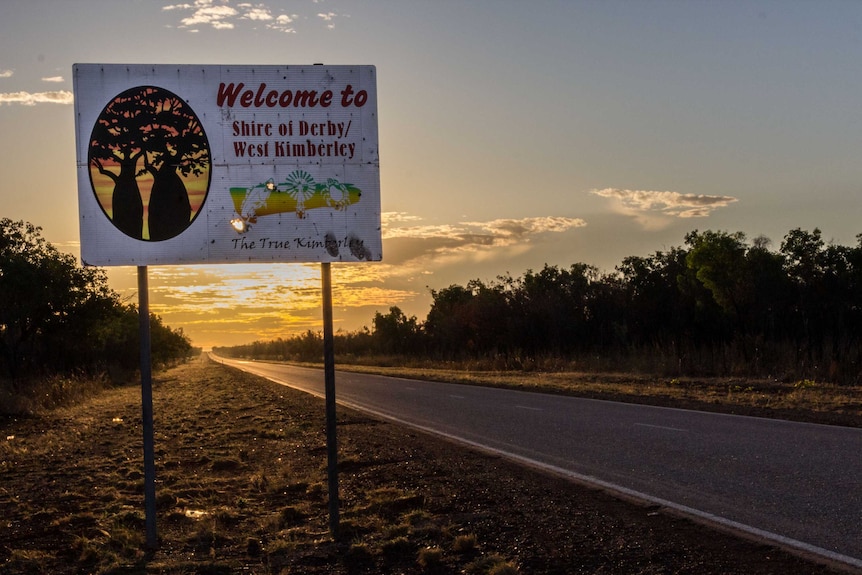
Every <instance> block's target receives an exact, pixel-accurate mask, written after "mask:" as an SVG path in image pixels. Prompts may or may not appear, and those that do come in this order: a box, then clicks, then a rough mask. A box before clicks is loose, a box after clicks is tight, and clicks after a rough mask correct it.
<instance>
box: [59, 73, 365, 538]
mask: <svg viewBox="0 0 862 575" xmlns="http://www.w3.org/2000/svg"><path fill="white" fill-rule="evenodd" d="M73 80H74V93H75V135H76V146H77V173H78V210H79V224H80V229H81V259H82V260H83V261H84V263H85V264H88V265H105V266H137V267H138V289H139V297H140V310H139V313H140V314H141V317H140V319H141V325H140V332H141V390H142V401H143V412H144V459H145V461H144V466H145V482H146V485H145V499H146V512H147V545H148V546H149V547H155V546H156V531H155V487H154V484H155V479H154V478H155V469H154V467H155V466H154V462H153V455H152V454H153V430H152V422H153V417H152V415H153V414H152V375H151V368H150V337H149V301H148V293H147V290H148V287H147V266H149V265H186V264H199V263H207V264H221V263H273V262H288V263H310V262H320V263H321V265H322V276H323V284H324V289H323V299H324V302H323V313H324V332H325V334H328V335H325V338H324V339H325V343H324V348H325V349H324V353H325V356H326V362H325V364H326V367H325V377H326V390H327V393H326V410H327V444H328V465H327V466H328V470H329V486H330V515H331V521H330V526H331V528H332V531H333V534H335V533H336V531H337V526H338V480H337V460H336V454H337V448H336V443H335V441H336V434H335V368H334V360H333V350H332V293H331V279H330V263H331V262H345V263H349V262H372V261H380V260H381V259H382V235H381V217H380V159H379V153H378V137H377V72H376V69H375V67H374V66H324V65H313V66H228V65H201V66H193V65H163V64H159V65H152V64H76V65H75V66H74V70H73Z"/></svg>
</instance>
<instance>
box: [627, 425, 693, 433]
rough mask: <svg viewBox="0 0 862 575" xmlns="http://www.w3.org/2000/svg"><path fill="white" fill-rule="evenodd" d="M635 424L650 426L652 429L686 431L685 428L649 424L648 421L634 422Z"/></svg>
mask: <svg viewBox="0 0 862 575" xmlns="http://www.w3.org/2000/svg"><path fill="white" fill-rule="evenodd" d="M635 425H637V426H640V427H652V428H653V429H665V430H667V431H682V432H687V431H688V430H687V429H680V428H678V427H667V426H664V425H651V424H649V423H635Z"/></svg>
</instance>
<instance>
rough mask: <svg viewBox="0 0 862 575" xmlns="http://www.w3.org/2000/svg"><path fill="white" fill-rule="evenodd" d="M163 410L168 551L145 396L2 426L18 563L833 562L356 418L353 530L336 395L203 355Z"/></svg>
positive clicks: (588, 567) (296, 568) (172, 378)
mask: <svg viewBox="0 0 862 575" xmlns="http://www.w3.org/2000/svg"><path fill="white" fill-rule="evenodd" d="M455 375H458V376H459V377H467V376H470V377H472V375H470V374H466V375H465V374H455ZM536 375H538V376H542V377H546V378H547V380H548V381H555V380H556V378H561V379H560V380H559V382H558V383H557V385H563V386H568V385H570V383H567V382H566V377H565V375H564V374H547V375H544V374H536ZM486 376H487V377H491V378H492V379H495V380H500V379H503V378H501V377H498V376H495V375H493V374H483V377H486ZM511 385H534V383H529V382H527V381H526V380H524V381H518V380H512V382H511ZM669 385H671V387H679V385H678V384H670V383H669ZM799 387H800V388H799V389H797V390H796V391H797V392H798V393H800V394H809V393H810V392H811V391H812V390H814V391H816V389H817V387H816V386H814V387H812V386H799ZM734 393H736V392H734ZM725 395H726V394H725ZM154 402H155V405H154V413H155V432H156V437H155V440H156V478H157V510H158V520H157V526H158V532H159V547H158V550H157V551H155V552H149V551H147V550H146V549H145V546H144V531H145V529H144V527H145V517H144V513H143V511H142V509H143V473H142V469H143V463H142V456H141V416H140V412H141V407H140V392H139V391H138V390H137V389H136V388H134V387H125V388H112V389H110V388H109V389H107V390H105V391H103V392H102V393H101V394H99V395H97V396H96V397H94V398H91V399H89V400H87V401H83V402H81V403H79V404H77V405H74V406H70V407H65V408H60V409H55V410H53V411H51V412H45V413H42V414H41V415H36V416H27V417H15V418H8V417H7V418H0V428H2V429H0V518H2V519H0V521H2V523H0V526H2V529H0V533H2V537H0V572H2V573H3V574H4V575H6V574H9V575H23V574H31V573H50V574H59V575H65V574H73V573H74V574H77V573H88V574H90V573H92V574H104V575H109V574H110V575H114V574H115V575H120V574H123V575H137V574H154V573H158V574H165V575H181V574H209V575H214V574H222V573H224V574H229V573H230V574H233V573H255V574H258V575H268V574H273V575H288V574H294V573H303V574H308V575H317V574H347V575H350V574H379V573H405V574H424V573H441V574H443V573H445V574H449V573H452V574H454V573H475V574H481V575H484V574H496V575H511V574H514V573H520V572H523V573H532V574H536V575H548V574H552V573H569V572H578V573H632V574H639V573H643V574H646V573H660V572H662V573H699V574H701V575H718V574H719V573H720V574H722V575H726V574H742V573H745V574H747V575H764V574H777V573H801V572H804V573H809V574H812V575H825V574H827V573H833V572H832V571H830V570H829V569H828V568H826V567H823V566H821V565H816V564H812V563H809V562H806V561H804V560H802V559H799V558H797V557H794V556H790V555H788V554H786V553H783V552H781V551H779V550H776V549H773V548H770V547H767V546H764V545H761V544H755V543H751V542H748V541H743V540H740V539H736V538H734V537H732V536H730V535H728V534H722V533H716V532H713V531H711V530H709V529H707V528H706V527H704V526H702V525H697V524H694V523H692V522H688V521H685V520H682V519H680V518H679V517H674V516H670V515H664V514H663V513H660V512H657V511H656V510H655V509H653V508H644V507H641V506H638V505H633V504H631V503H626V502H622V501H619V500H617V499H614V498H613V497H610V496H608V495H606V494H603V493H600V492H597V491H595V490H591V489H587V488H584V487H580V486H577V485H574V484H572V483H569V482H567V481H565V480H563V479H561V478H557V477H552V476H547V475H544V474H542V473H540V472H538V471H535V470H530V469H526V468H523V467H520V466H518V465H515V464H514V463H510V462H507V461H505V460H501V459H500V458H497V457H492V456H489V455H483V454H480V453H476V452H472V451H469V450H466V449H462V448H459V447H456V446H454V445H452V444H451V443H448V442H446V441H444V440H442V439H439V438H434V437H428V436H424V435H421V434H418V433H416V432H413V431H410V430H405V429H404V428H399V427H397V426H393V425H390V424H386V423H383V422H380V421H376V420H373V419H371V418H369V417H366V416H363V415H361V414H357V413H355V412H351V411H349V410H343V409H341V410H339V414H338V418H339V421H338V424H339V425H338V428H339V432H338V433H339V473H340V490H341V522H340V528H339V533H338V536H337V537H334V536H333V534H331V533H330V531H329V528H328V521H329V517H328V498H327V489H326V446H325V433H324V428H325V425H324V409H323V406H322V401H321V400H319V399H317V398H314V397H312V396H310V395H306V394H303V393H300V392H297V391H295V390H291V389H287V388H284V387H281V386H278V385H276V384H274V383H272V382H269V381H266V380H263V379H260V378H256V377H254V376H251V375H248V374H244V373H241V372H238V371H236V370H232V369H229V368H225V367H223V366H219V365H216V364H212V363H209V362H208V361H207V360H206V359H205V358H202V359H201V360H199V361H195V362H192V363H189V364H187V365H183V366H179V367H175V368H173V369H171V370H169V371H166V372H162V373H161V374H160V375H159V376H158V377H157V378H156V386H155V390H154Z"/></svg>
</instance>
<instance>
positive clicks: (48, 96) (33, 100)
mask: <svg viewBox="0 0 862 575" xmlns="http://www.w3.org/2000/svg"><path fill="white" fill-rule="evenodd" d="M72 102H73V98H72V92H68V91H66V90H57V91H54V92H35V93H33V92H0V106H2V105H3V104H21V105H22V106H35V105H36V104H71V103H72Z"/></svg>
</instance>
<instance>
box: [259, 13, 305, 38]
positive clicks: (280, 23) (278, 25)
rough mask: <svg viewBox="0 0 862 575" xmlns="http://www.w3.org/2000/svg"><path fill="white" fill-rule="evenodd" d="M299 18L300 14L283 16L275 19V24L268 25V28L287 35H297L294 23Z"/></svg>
mask: <svg viewBox="0 0 862 575" xmlns="http://www.w3.org/2000/svg"><path fill="white" fill-rule="evenodd" d="M297 18H299V15H298V14H281V15H279V16H278V17H277V18H276V19H275V22H274V23H271V24H267V25H266V27H267V28H269V29H271V30H278V31H279V32H285V33H287V34H295V33H296V29H294V27H293V23H294V22H295V21H296V20H297Z"/></svg>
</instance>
